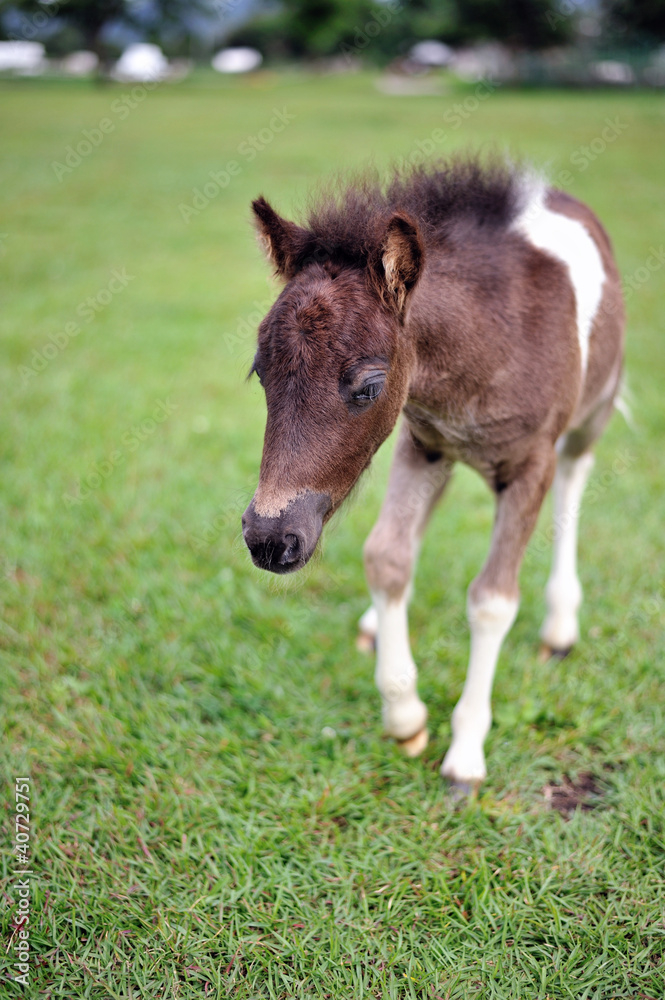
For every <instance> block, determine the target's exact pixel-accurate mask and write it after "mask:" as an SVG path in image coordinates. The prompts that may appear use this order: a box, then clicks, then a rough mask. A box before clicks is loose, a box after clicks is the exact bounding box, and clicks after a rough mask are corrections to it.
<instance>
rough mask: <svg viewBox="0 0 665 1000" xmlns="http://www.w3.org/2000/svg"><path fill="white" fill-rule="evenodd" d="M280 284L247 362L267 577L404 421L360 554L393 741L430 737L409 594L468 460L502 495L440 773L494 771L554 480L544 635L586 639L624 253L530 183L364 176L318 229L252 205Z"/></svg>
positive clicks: (252, 540) (474, 593)
mask: <svg viewBox="0 0 665 1000" xmlns="http://www.w3.org/2000/svg"><path fill="white" fill-rule="evenodd" d="M253 209H254V213H255V216H256V220H257V224H258V230H259V234H260V236H261V238H262V240H263V242H264V243H265V246H266V249H267V252H268V255H269V257H270V260H271V262H272V264H273V265H274V267H275V270H276V272H277V274H278V275H279V276H280V277H281V278H283V280H284V281H285V287H284V289H283V291H282V293H281V295H280V296H279V298H278V299H277V301H276V302H275V304H274V305H273V307H272V309H271V310H270V312H269V313H268V315H267V316H266V318H265V319H264V320H263V322H262V323H261V326H260V328H259V335H258V349H257V352H256V358H255V361H254V365H253V371H255V372H256V373H257V375H258V377H259V379H260V380H261V383H262V385H263V387H264V389H265V394H266V399H267V407H268V417H267V425H266V432H265V441H264V449H263V459H262V462H261V473H260V478H259V485H258V488H257V490H256V493H255V495H254V498H253V499H252V502H251V503H250V505H249V507H248V508H247V510H246V511H245V513H244V515H243V534H244V538H245V541H246V543H247V545H248V547H249V549H250V552H251V554H252V559H253V560H254V562H255V564H256V565H257V566H260V567H262V568H263V569H267V570H271V571H272V572H275V573H288V572H291V571H293V570H297V569H299V568H300V567H302V566H304V565H305V563H306V562H307V560H308V559H309V558H310V556H311V555H312V553H313V552H314V549H315V547H316V544H317V541H318V539H319V536H320V534H321V530H322V527H323V525H324V524H325V522H326V521H327V520H328V519H329V518H330V517H331V516H332V514H333V513H334V511H335V510H336V509H337V508H338V507H339V506H340V504H341V503H342V501H343V500H344V498H345V497H346V496H347V494H348V493H349V491H350V490H351V488H352V487H353V485H354V483H355V482H356V481H357V479H358V477H359V476H360V474H361V473H362V472H363V470H364V469H366V468H367V466H368V465H369V463H370V461H371V459H372V456H373V455H374V453H375V452H376V450H377V448H378V447H379V445H380V444H381V443H382V442H383V441H384V440H385V439H386V438H387V437H388V435H389V434H390V432H391V430H392V429H393V427H394V425H395V422H396V421H397V419H398V417H399V415H400V413H403V415H404V419H403V422H402V424H401V429H400V432H399V438H398V441H397V446H396V449H395V455H394V459H393V465H392V470H391V473H390V480H389V484H388V492H387V496H386V499H385V501H384V504H383V508H382V510H381V514H380V516H379V519H378V521H377V523H376V526H375V527H374V529H373V530H372V532H371V534H370V536H369V538H368V540H367V543H366V545H365V552H364V554H365V567H366V572H367V579H368V582H369V587H370V591H371V594H372V606H371V608H370V609H369V611H368V612H367V613H366V614H365V615H364V616H363V618H362V619H361V623H360V625H361V633H364V634H365V636H366V637H368V636H370V637H372V638H375V639H376V647H377V665H376V683H377V686H378V688H379V691H380V693H381V697H382V702H383V724H384V727H385V730H386V732H387V733H389V734H390V735H392V736H393V737H395V738H396V739H397V740H399V741H401V742H402V743H403V744H404V747H405V750H406V751H407V752H408V753H410V754H412V755H415V754H417V753H419V752H420V751H421V750H422V749H423V747H424V746H425V744H426V742H427V730H426V728H425V723H426V718H427V711H426V708H425V706H424V704H423V703H422V701H421V700H420V698H419V697H418V694H417V690H416V667H415V664H414V662H413V658H412V656H411V651H410V648H409V638H408V627H407V601H408V599H409V593H410V588H411V579H412V575H413V568H414V562H415V559H416V556H417V552H418V546H419V544H420V540H421V538H422V535H423V532H424V530H425V526H426V524H427V521H428V519H429V516H430V514H431V512H432V509H433V508H434V506H435V504H436V503H437V501H438V500H439V498H440V496H441V494H442V493H443V490H444V489H445V486H446V483H447V482H448V480H449V478H450V474H451V470H452V467H453V465H454V463H455V462H457V461H461V462H465V463H466V464H467V465H470V466H472V467H473V468H474V469H476V470H477V471H478V472H479V473H480V474H481V476H482V477H483V478H484V479H485V480H486V482H487V483H488V485H489V486H490V488H491V489H492V491H493V492H494V494H495V496H496V520H495V524H494V531H493V535H492V543H491V547H490V552H489V556H488V558H487V561H486V563H485V565H484V567H483V569H482V571H481V572H480V575H479V576H477V577H476V579H475V580H474V581H473V582H472V584H471V586H470V588H469V593H468V617H469V624H470V629H471V654H470V662H469V670H468V674H467V678H466V683H465V685H464V690H463V692H462V696H461V698H460V700H459V702H458V704H457V706H456V708H455V711H454V713H453V719H452V726H453V740H452V744H451V746H450V749H449V750H448V753H447V754H446V757H445V759H444V761H443V765H442V768H441V770H442V773H443V775H445V776H446V777H447V778H449V779H450V780H451V781H453V782H455V783H457V784H458V785H460V786H463V787H468V786H472V785H474V784H477V783H478V782H480V781H481V780H482V779H483V778H484V777H485V774H486V769H485V758H484V754H483V743H484V740H485V737H486V735H487V732H488V730H489V727H490V722H491V709H490V696H491V688H492V680H493V676H494V670H495V667H496V662H497V658H498V655H499V650H500V648H501V644H502V642H503V639H504V637H505V636H506V634H507V632H508V630H509V629H510V627H511V625H512V623H513V621H514V619H515V615H516V614H517V607H518V571H519V567H520V563H521V561H522V557H523V555H524V551H525V548H526V545H527V542H528V540H529V536H530V535H531V533H532V531H533V528H534V525H535V523H536V518H537V516H538V511H539V509H540V506H541V503H542V501H543V497H544V496H545V493H546V492H547V490H548V489H549V487H550V485H551V484H552V482H554V518H555V525H556V536H555V543H554V560H553V566H552V571H551V575H550V578H549V582H548V584H547V591H546V599H547V615H546V617H545V622H544V625H543V628H542V632H541V636H542V639H543V642H544V643H545V645H546V646H547V647H548V648H549V650H551V651H552V652H553V653H558V654H561V655H562V654H564V653H565V652H567V651H568V650H569V649H570V647H571V646H572V645H573V644H574V643H575V642H576V641H577V639H578V637H579V632H578V621H577V612H578V608H579V605H580V600H581V596H582V592H581V588H580V584H579V581H578V578H577V570H576V548H577V516H578V512H579V506H580V499H581V496H582V492H583V489H584V484H585V481H586V479H587V476H588V474H589V471H590V469H591V465H592V461H593V459H592V455H591V450H590V449H591V447H592V445H593V443H594V441H595V440H596V439H597V437H598V436H599V434H600V433H601V431H602V430H603V428H604V426H605V424H606V422H607V420H608V418H609V416H610V414H611V413H612V409H613V404H614V399H615V396H616V394H617V391H618V386H619V382H620V376H621V367H622V344H623V326H624V315H623V305H622V299H621V290H620V280H619V275H618V273H617V269H616V265H615V263H614V259H613V256H612V249H611V246H610V241H609V239H608V237H607V234H606V233H605V230H604V229H603V227H602V226H601V224H600V222H599V221H598V220H597V218H596V217H595V216H594V214H593V213H592V212H591V210H590V209H589V208H587V207H586V206H585V205H583V204H581V203H580V202H579V201H576V200H575V199H574V198H572V197H570V196H569V195H567V194H564V193H563V192H561V191H556V190H553V189H550V188H548V187H547V186H546V185H545V184H544V183H543V182H541V181H539V180H537V179H535V178H534V177H532V176H530V175H529V174H528V173H526V172H520V171H519V170H516V169H511V168H509V167H503V166H497V165H490V166H485V167H483V166H482V165H480V164H479V163H478V162H477V161H475V160H468V161H457V162H455V163H453V164H452V165H448V166H443V167H438V168H437V169H430V170H418V171H415V172H414V173H412V174H411V175H409V176H408V177H397V178H395V179H394V180H393V181H392V182H391V183H390V184H389V186H388V188H387V189H385V190H384V189H382V188H381V187H380V186H379V185H378V184H373V183H368V182H365V183H362V184H355V185H351V186H350V187H349V188H348V189H347V190H346V191H345V192H343V193H342V194H341V195H340V196H338V197H330V198H328V199H323V200H322V202H321V203H320V204H319V206H318V208H315V209H314V210H313V211H312V212H311V214H310V217H309V218H308V220H307V224H306V225H305V226H302V227H301V226H299V225H296V224H295V223H293V222H289V221H286V220H285V219H283V218H281V217H280V216H279V215H277V213H276V212H275V211H274V210H273V209H272V208H271V207H270V205H269V204H268V203H267V202H266V201H265V200H264V199H263V198H259V199H258V200H257V201H255V202H254V204H253Z"/></svg>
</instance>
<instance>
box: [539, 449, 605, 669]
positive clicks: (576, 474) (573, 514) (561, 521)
mask: <svg viewBox="0 0 665 1000" xmlns="http://www.w3.org/2000/svg"><path fill="white" fill-rule="evenodd" d="M593 461H594V460H593V455H592V454H591V452H589V451H586V452H584V453H583V454H582V455H579V456H577V457H571V456H569V455H567V454H566V453H565V448H564V451H563V452H562V454H560V455H559V459H558V461H557V469H556V475H555V477H554V485H553V493H554V532H555V534H554V556H553V560H552V569H551V572H550V576H549V580H548V581H547V587H546V590H545V599H546V601H547V615H546V617H545V621H544V623H543V627H542V629H541V632H540V637H541V639H542V641H543V645H544V647H545V648H544V653H545V655H555V656H560V657H562V656H565V655H566V654H567V653H568V652H570V650H571V648H572V647H573V646H574V645H575V643H576V642H577V641H578V639H579V637H580V633H579V624H578V620H577V613H578V611H579V607H580V604H581V603H582V587H581V585H580V581H579V579H578V576H577V529H578V523H579V514H580V507H581V502H582V494H583V492H584V487H585V485H586V481H587V479H588V477H589V473H590V472H591V469H592V468H593Z"/></svg>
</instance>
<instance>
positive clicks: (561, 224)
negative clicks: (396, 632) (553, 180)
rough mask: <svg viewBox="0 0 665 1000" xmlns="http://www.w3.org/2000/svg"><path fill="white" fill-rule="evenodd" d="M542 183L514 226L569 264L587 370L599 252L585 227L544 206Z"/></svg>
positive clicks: (600, 277)
mask: <svg viewBox="0 0 665 1000" xmlns="http://www.w3.org/2000/svg"><path fill="white" fill-rule="evenodd" d="M546 193H547V190H546V188H545V186H544V185H540V186H539V188H538V189H537V190H536V191H535V192H534V194H533V195H532V196H531V198H530V200H529V202H528V204H527V206H526V208H525V209H524V211H523V212H522V213H521V215H520V216H519V217H518V219H517V221H516V223H515V226H516V228H517V229H519V231H520V232H521V233H522V234H523V235H524V236H526V238H527V239H528V240H529V242H530V243H532V244H533V246H535V247H538V249H540V250H545V251H546V252H547V253H549V254H551V255H552V256H553V257H556V258H557V260H560V261H561V262H562V263H563V264H566V266H567V267H568V273H569V275H570V280H571V282H572V285H573V290H574V292H575V301H576V304H577V336H578V339H579V344H580V354H581V355H582V375H584V373H585V372H586V366H587V359H588V356H589V338H590V336H591V327H592V326H593V321H594V317H595V315H596V312H597V311H598V306H599V305H600V300H601V297H602V294H603V285H604V284H605V270H604V268H603V261H602V258H601V256H600V251H599V250H598V247H597V246H596V243H595V242H594V240H593V239H592V237H591V236H590V234H589V232H588V230H587V229H586V228H585V226H584V225H583V224H582V223H581V222H578V221H577V219H570V218H568V216H566V215H560V214H559V212H553V211H552V210H551V209H549V208H546V206H545V196H546Z"/></svg>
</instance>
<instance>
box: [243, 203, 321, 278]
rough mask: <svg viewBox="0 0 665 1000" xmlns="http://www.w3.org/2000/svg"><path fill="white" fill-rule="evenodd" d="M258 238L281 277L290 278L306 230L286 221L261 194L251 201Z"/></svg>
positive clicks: (304, 240)
mask: <svg viewBox="0 0 665 1000" xmlns="http://www.w3.org/2000/svg"><path fill="white" fill-rule="evenodd" d="M252 209H253V211H254V221H255V223H256V229H257V232H258V234H259V240H260V241H261V243H262V244H263V247H264V249H265V251H266V254H267V256H268V260H269V261H270V263H271V264H272V265H273V267H274V268H275V272H276V274H278V275H279V276H280V277H281V278H287V279H289V278H292V277H293V276H294V274H295V273H296V266H295V265H296V260H297V258H298V256H299V252H300V251H301V250H302V248H303V247H304V244H305V242H306V239H307V236H308V234H307V230H306V229H302V228H301V227H300V226H297V225H296V224H295V222H288V221H287V219H283V218H282V217H281V215H278V214H277V212H276V211H275V210H274V208H272V206H271V205H269V204H268V202H267V201H266V200H265V198H264V197H263V195H261V197H259V198H257V199H256V201H253V202H252Z"/></svg>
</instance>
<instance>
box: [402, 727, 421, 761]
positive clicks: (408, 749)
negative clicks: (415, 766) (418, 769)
mask: <svg viewBox="0 0 665 1000" xmlns="http://www.w3.org/2000/svg"><path fill="white" fill-rule="evenodd" d="M428 742H429V732H428V731H427V729H421V730H420V732H419V733H416V735H415V736H411V737H410V739H408V740H398V741H397V745H398V747H399V748H400V750H401V751H402V753H405V754H406V756H407V757H419V756H420V754H421V753H422V752H423V750H424V749H425V747H426V746H427V744H428Z"/></svg>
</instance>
